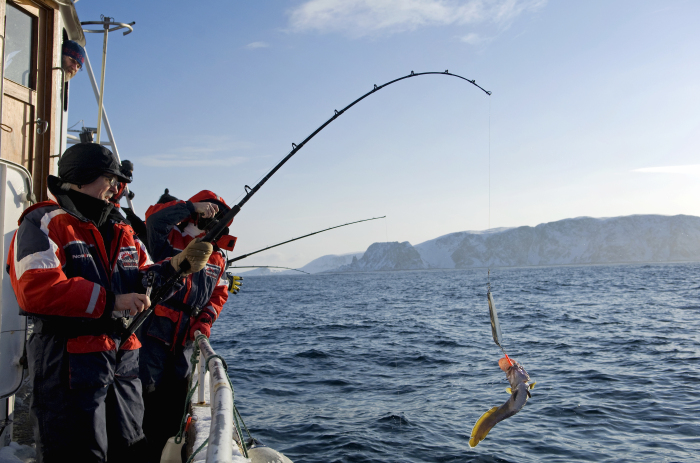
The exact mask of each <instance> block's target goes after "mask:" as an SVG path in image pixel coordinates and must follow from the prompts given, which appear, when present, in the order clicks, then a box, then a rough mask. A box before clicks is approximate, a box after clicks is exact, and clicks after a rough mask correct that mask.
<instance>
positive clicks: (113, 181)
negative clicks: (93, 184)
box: [103, 175, 119, 187]
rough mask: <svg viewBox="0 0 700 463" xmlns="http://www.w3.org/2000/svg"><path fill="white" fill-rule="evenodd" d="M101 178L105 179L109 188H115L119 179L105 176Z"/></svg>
mask: <svg viewBox="0 0 700 463" xmlns="http://www.w3.org/2000/svg"><path fill="white" fill-rule="evenodd" d="M103 177H104V178H106V179H107V181H108V182H109V186H110V187H115V186H117V185H119V179H118V178H117V177H114V176H107V175H103Z"/></svg>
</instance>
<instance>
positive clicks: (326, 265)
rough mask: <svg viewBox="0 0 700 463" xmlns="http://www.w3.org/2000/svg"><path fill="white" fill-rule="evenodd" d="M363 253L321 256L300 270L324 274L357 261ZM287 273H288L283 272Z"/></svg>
mask: <svg viewBox="0 0 700 463" xmlns="http://www.w3.org/2000/svg"><path fill="white" fill-rule="evenodd" d="M362 254H364V253H363V252H353V253H350V254H340V255H337V254H329V255H327V256H322V257H319V258H318V259H314V260H312V261H311V262H309V263H308V264H306V265H304V266H303V267H301V268H300V270H303V271H305V272H309V273H321V272H325V271H328V270H333V269H336V268H338V267H340V266H342V265H347V264H349V263H350V262H352V260H353V259H357V258H358V257H362ZM285 273H288V272H285Z"/></svg>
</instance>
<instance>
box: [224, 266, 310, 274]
mask: <svg viewBox="0 0 700 463" xmlns="http://www.w3.org/2000/svg"><path fill="white" fill-rule="evenodd" d="M229 268H282V269H285V270H294V271H295V272H301V273H306V274H307V275H311V274H310V273H309V272H305V271H303V270H299V269H298V268H291V267H275V266H274V265H244V266H240V267H239V266H233V267H229Z"/></svg>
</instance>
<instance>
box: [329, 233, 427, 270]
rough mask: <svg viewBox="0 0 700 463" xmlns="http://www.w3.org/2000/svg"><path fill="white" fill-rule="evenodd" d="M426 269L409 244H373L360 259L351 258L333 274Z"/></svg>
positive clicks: (418, 255)
mask: <svg viewBox="0 0 700 463" xmlns="http://www.w3.org/2000/svg"><path fill="white" fill-rule="evenodd" d="M421 268H427V266H426V265H425V262H423V260H422V259H421V257H420V254H418V251H416V249H415V248H414V247H413V246H411V243H409V242H408V241H404V242H403V243H399V242H397V241H394V242H393V243H374V244H372V245H370V247H369V248H367V251H365V253H364V254H363V255H362V257H361V258H360V259H358V258H357V257H353V259H352V262H350V263H349V264H347V265H343V266H341V267H339V268H337V269H335V270H333V271H334V272H373V271H380V270H416V269H421Z"/></svg>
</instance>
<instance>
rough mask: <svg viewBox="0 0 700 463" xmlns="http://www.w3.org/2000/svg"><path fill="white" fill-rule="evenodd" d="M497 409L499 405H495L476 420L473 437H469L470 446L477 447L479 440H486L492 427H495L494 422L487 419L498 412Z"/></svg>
mask: <svg viewBox="0 0 700 463" xmlns="http://www.w3.org/2000/svg"><path fill="white" fill-rule="evenodd" d="M496 410H498V407H493V408H492V409H490V410H489V411H487V412H486V413H484V414H483V415H481V418H479V419H478V420H477V421H476V424H475V425H474V429H472V435H471V438H470V439H469V447H472V448H474V447H476V446H477V444H478V443H479V442H481V441H482V440H484V439H485V438H486V435H487V434H488V433H489V431H490V430H491V428H492V427H493V424H490V423H486V420H487V419H488V418H489V417H490V416H491V415H493V414H494V413H496Z"/></svg>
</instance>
